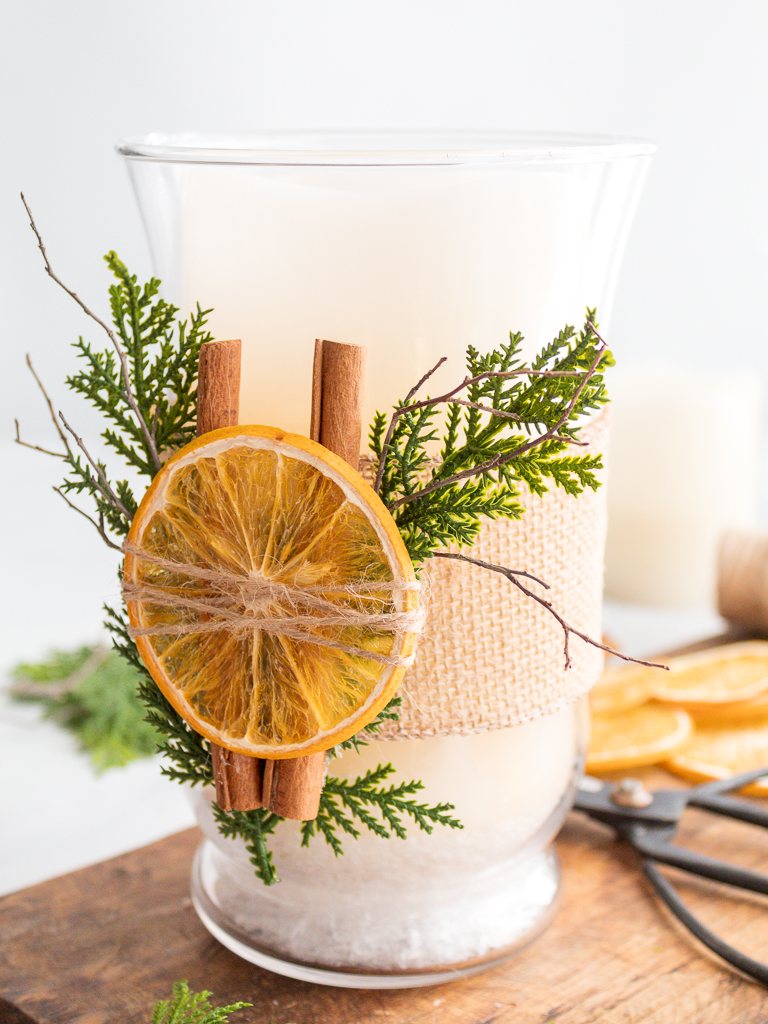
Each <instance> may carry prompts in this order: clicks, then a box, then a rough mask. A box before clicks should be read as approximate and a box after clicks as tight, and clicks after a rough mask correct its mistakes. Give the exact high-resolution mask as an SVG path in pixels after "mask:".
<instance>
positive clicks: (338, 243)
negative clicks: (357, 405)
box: [181, 167, 599, 433]
mask: <svg viewBox="0 0 768 1024" xmlns="http://www.w3.org/2000/svg"><path fill="white" fill-rule="evenodd" d="M186 177H187V181H186V187H185V192H184V199H183V206H182V218H181V231H182V239H183V241H182V257H181V258H182V296H183V300H182V301H183V306H184V308H185V309H188V308H190V307H192V305H193V303H195V302H198V301H199V302H201V303H202V304H203V305H204V306H206V307H208V306H212V307H213V314H212V316H211V320H210V325H211V329H212V331H213V333H214V335H215V336H216V337H219V338H224V337H241V338H242V341H243V349H242V352H243V356H242V359H243V363H242V367H243V374H242V387H241V401H240V410H241V419H242V421H243V422H258V423H269V424H272V425H275V426H279V427H281V428H283V429H286V430H293V431H296V432H298V433H306V432H307V430H308V417H309V406H310V394H311V391H310V386H311V370H312V350H313V344H314V339H315V338H316V337H321V338H328V339H331V340H333V341H339V342H344V343H352V344H359V345H365V346H366V348H367V350H368V372H367V381H366V398H365V408H364V422H366V423H370V421H371V420H372V418H373V414H374V412H375V411H376V410H377V409H379V410H382V411H387V410H389V409H391V407H392V405H393V404H394V403H395V402H396V401H397V400H398V399H400V398H403V397H404V396H405V395H406V394H407V392H408V391H409V390H410V388H411V387H412V386H413V385H414V384H415V383H416V382H417V381H418V380H419V379H420V378H421V376H422V375H423V374H424V373H425V372H426V371H427V370H428V369H430V368H431V367H432V366H434V364H435V363H436V362H437V361H438V360H439V359H440V358H441V357H442V356H447V357H448V361H447V363H446V364H445V366H444V367H442V368H441V370H440V371H439V372H438V373H437V374H435V376H434V378H433V379H432V380H431V381H430V383H429V393H432V394H440V393H441V392H442V391H446V390H448V389H449V388H450V387H452V386H455V384H457V383H458V382H460V381H461V380H462V378H463V377H464V372H465V354H466V350H467V346H468V345H470V344H471V345H474V346H475V347H477V348H478V349H479V350H480V351H481V352H487V351H488V350H489V349H491V348H496V347H499V346H500V345H501V344H503V343H504V342H505V341H506V340H507V339H508V336H509V332H510V330H515V331H521V332H522V333H523V334H524V336H525V338H526V345H525V352H526V354H527V355H528V356H529V357H530V356H531V355H532V354H533V353H534V352H535V351H537V350H538V349H540V348H541V346H542V345H543V344H545V343H546V342H549V341H551V339H552V337H554V335H555V334H556V333H557V331H558V330H560V328H562V326H563V325H564V324H565V323H580V322H581V321H583V317H584V310H585V307H586V304H587V303H588V302H590V301H591V302H592V303H593V304H594V303H596V302H597V301H598V299H599V296H598V295H596V294H595V293H594V291H591V290H590V288H589V286H588V283H587V281H586V280H585V277H586V266H587V259H588V232H589V227H590V217H591V214H592V210H593V206H594V199H595V196H594V183H593V182H589V181H587V182H585V181H583V180H580V179H579V178H577V177H575V176H572V175H570V174H567V173H560V174H557V173H550V174H542V173H541V172H536V171H532V170H526V169H525V168H523V169H515V170H513V171H510V170H509V169H507V168H504V167H502V168H493V169H491V170H490V172H489V170H488V169H479V170H473V169H465V168H462V167H457V168H454V167H448V168H439V169H436V168H434V167H423V168H378V167H370V168H327V167H309V168H300V169H296V168H282V167H278V168H266V169H265V168H261V167H259V168H251V167H244V168H236V169H235V172H234V173H232V174H230V176H229V180H228V182H227V185H226V187H222V183H221V178H220V174H218V173H217V169H215V168H209V167H194V168H190V169H188V171H187V176H186Z"/></svg>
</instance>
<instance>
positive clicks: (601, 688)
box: [589, 665, 663, 715]
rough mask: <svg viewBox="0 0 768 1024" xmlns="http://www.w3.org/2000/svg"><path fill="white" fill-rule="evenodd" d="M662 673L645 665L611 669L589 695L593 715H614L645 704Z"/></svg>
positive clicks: (660, 670)
mask: <svg viewBox="0 0 768 1024" xmlns="http://www.w3.org/2000/svg"><path fill="white" fill-rule="evenodd" d="M662 671H663V670H662V669H658V668H656V669H654V668H646V667H645V666H644V665H636V666H632V667H631V668H620V669H609V670H608V671H607V672H604V673H603V675H602V676H601V677H600V679H598V681H597V683H596V684H595V686H594V687H593V689H592V691H591V692H590V694H589V706H590V709H591V711H592V713H593V714H595V715H608V714H609V715H613V714H617V713H618V712H620V711H629V709H630V708H636V707H638V705H640V704H644V703H645V702H646V701H647V700H648V698H649V697H650V693H651V687H652V686H653V684H654V681H655V679H656V675H657V674H658V673H660V672H662Z"/></svg>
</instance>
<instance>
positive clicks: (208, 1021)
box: [151, 980, 253, 1024]
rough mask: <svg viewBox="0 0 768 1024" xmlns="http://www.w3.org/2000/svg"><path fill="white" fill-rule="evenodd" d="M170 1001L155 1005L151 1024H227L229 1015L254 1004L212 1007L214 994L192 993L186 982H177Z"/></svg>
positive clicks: (205, 992)
mask: <svg viewBox="0 0 768 1024" xmlns="http://www.w3.org/2000/svg"><path fill="white" fill-rule="evenodd" d="M171 993H172V995H171V998H170V999H162V1000H160V1002H158V1003H156V1004H155V1008H154V1011H153V1013H152V1021H151V1024H227V1021H228V1020H229V1015H230V1014H231V1013H234V1012H235V1011H236V1010H243V1009H245V1007H247V1006H253V1003H232V1004H231V1005H229V1006H211V1004H210V1002H209V1000H210V997H211V996H212V995H213V993H212V992H208V991H206V990H203V991H202V992H191V991H190V988H189V985H188V984H187V981H186V980H183V981H177V982H176V983H175V984H174V986H173V988H172V990H171Z"/></svg>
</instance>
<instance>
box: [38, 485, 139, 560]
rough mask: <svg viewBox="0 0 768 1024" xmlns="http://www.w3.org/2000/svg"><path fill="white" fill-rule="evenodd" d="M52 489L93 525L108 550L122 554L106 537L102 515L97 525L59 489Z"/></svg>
mask: <svg viewBox="0 0 768 1024" xmlns="http://www.w3.org/2000/svg"><path fill="white" fill-rule="evenodd" d="M53 489H54V491H56V493H57V494H58V495H59V497H60V498H63V499H64V501H66V503H67V504H68V505H69V507H70V508H73V509H74V510H75V512H79V513H80V515H81V516H83V517H84V518H85V519H87V520H88V522H89V523H93V525H94V526H95V527H96V529H97V530H98V532H99V536H100V537H101V539H102V540H103V541H104V543H105V544H106V545H107V547H110V548H112V549H113V550H115V551H120V552H122V550H123V549H122V548H121V547H120V545H119V544H115V543H114V542H113V541H111V540H110V539H109V537H108V536H107V532H106V530H105V528H104V515H103V513H102V514H100V515H99V522H98V523H97V522H96V520H95V519H93V518H92V517H91V516H89V515H88V513H87V512H83V510H82V509H81V508H78V507H77V505H74V504H73V503H72V502H71V501H70V500H69V498H68V497H67V496H66V494H65V493H64V491H62V489H61V488H60V487H54V488H53Z"/></svg>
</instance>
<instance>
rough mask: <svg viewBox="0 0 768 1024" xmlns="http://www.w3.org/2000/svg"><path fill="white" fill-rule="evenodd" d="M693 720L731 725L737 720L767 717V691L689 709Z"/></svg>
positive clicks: (749, 720)
mask: <svg viewBox="0 0 768 1024" xmlns="http://www.w3.org/2000/svg"><path fill="white" fill-rule="evenodd" d="M691 714H692V716H693V719H694V721H695V722H696V725H697V726H698V725H699V723H700V724H701V725H731V724H736V723H737V722H757V721H760V720H761V719H768V693H759V694H758V695H757V697H751V698H750V699H749V700H734V701H731V702H730V703H728V704H712V705H711V706H710V707H704V706H702V705H700V706H698V707H697V708H695V709H694V710H692V711H691Z"/></svg>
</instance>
